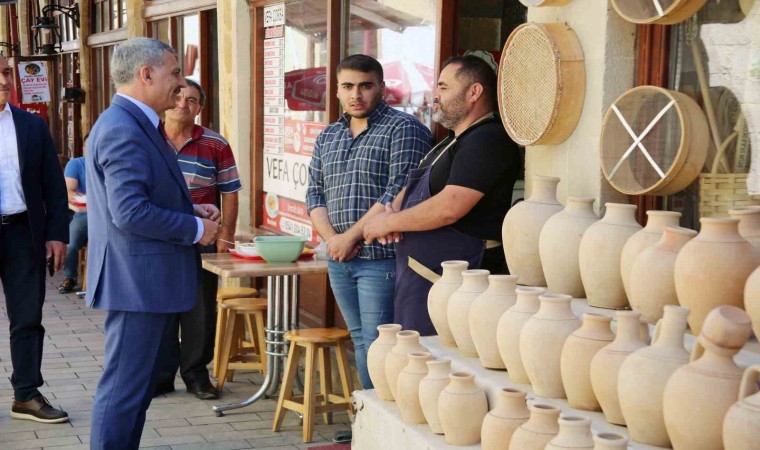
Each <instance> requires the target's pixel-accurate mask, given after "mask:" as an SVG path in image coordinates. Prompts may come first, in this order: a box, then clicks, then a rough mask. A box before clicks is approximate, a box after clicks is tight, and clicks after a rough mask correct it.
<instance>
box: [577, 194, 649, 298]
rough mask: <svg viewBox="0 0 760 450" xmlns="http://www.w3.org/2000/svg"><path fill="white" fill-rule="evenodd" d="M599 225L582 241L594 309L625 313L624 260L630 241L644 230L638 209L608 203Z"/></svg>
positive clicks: (583, 275)
mask: <svg viewBox="0 0 760 450" xmlns="http://www.w3.org/2000/svg"><path fill="white" fill-rule="evenodd" d="M605 206H606V208H607V211H606V212H605V214H604V217H603V218H602V220H600V221H599V222H597V223H595V224H593V225H591V226H590V227H588V229H587V230H586V232H585V233H584V234H583V238H582V239H581V245H580V249H579V253H578V263H579V264H580V269H581V279H582V280H583V287H584V289H585V290H586V298H587V299H588V304H589V305H590V306H597V307H600V308H611V309H622V308H625V307H627V306H628V298H627V297H626V295H625V288H624V287H623V277H622V276H621V274H620V256H621V254H622V253H623V246H624V245H625V243H626V242H627V241H628V238H630V237H631V236H633V234H634V233H636V232H637V231H639V230H641V225H639V224H638V223H637V222H636V217H635V214H636V205H624V204H621V203H607V204H606V205H605Z"/></svg>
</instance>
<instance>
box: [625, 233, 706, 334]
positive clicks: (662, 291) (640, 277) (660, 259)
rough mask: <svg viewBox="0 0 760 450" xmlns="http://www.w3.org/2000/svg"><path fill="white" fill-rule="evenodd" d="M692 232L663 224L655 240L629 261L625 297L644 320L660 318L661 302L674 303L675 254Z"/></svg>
mask: <svg viewBox="0 0 760 450" xmlns="http://www.w3.org/2000/svg"><path fill="white" fill-rule="evenodd" d="M696 235H697V232H696V231H694V230H690V229H688V228H681V227H667V228H665V230H664V232H663V234H662V238H661V239H660V240H659V242H657V243H656V244H655V245H652V246H650V247H647V248H646V249H644V250H643V251H642V252H641V253H640V254H639V257H638V258H636V261H635V262H634V263H633V268H632V269H631V277H630V279H631V285H630V287H629V288H628V292H629V296H628V300H630V302H631V308H633V309H634V310H635V311H638V312H640V313H641V317H642V318H643V319H644V320H646V321H647V322H648V323H651V324H655V323H657V321H658V320H660V318H661V317H662V312H663V307H664V306H665V305H678V296H677V295H676V282H675V277H674V274H673V271H674V269H675V265H676V256H678V252H679V251H681V248H683V246H684V245H686V243H687V242H689V240H691V238H693V237H694V236H696Z"/></svg>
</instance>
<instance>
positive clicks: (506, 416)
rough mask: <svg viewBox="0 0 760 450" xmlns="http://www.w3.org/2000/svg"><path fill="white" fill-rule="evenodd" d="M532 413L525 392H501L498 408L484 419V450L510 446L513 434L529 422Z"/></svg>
mask: <svg viewBox="0 0 760 450" xmlns="http://www.w3.org/2000/svg"><path fill="white" fill-rule="evenodd" d="M529 417H530V411H528V405H527V404H526V403H525V392H523V391H520V390H517V389H511V388H504V389H502V390H500V391H499V397H498V398H497V399H496V407H495V408H494V409H492V410H491V412H489V413H488V414H487V415H486V418H485V419H483V428H481V430H480V438H481V440H482V442H481V443H480V445H481V448H482V449H483V450H501V449H504V448H506V447H507V446H508V445H509V441H510V440H512V434H514V432H515V430H517V429H518V428H520V425H522V424H524V423H525V422H527V421H528V418H529Z"/></svg>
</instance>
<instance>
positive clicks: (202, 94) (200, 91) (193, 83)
mask: <svg viewBox="0 0 760 450" xmlns="http://www.w3.org/2000/svg"><path fill="white" fill-rule="evenodd" d="M185 83H187V85H188V86H189V87H194V88H195V89H198V94H199V95H200V98H199V99H198V103H200V105H201V106H203V105H205V104H206V91H204V90H203V88H202V87H201V85H200V84H198V82H196V81H195V80H192V79H190V78H185Z"/></svg>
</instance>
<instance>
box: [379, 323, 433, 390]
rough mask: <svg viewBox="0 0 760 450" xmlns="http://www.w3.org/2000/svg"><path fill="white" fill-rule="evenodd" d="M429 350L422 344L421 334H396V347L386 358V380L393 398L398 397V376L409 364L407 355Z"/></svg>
mask: <svg viewBox="0 0 760 450" xmlns="http://www.w3.org/2000/svg"><path fill="white" fill-rule="evenodd" d="M426 351H427V349H426V348H425V347H424V346H423V345H422V344H420V333H418V332H416V331H414V330H404V331H399V332H398V333H396V345H395V346H394V347H393V348H392V349H391V351H390V352H388V356H386V357H385V378H386V380H387V381H388V388H389V389H390V391H391V396H392V397H393V398H394V399H397V398H398V397H396V383H397V382H398V376H399V374H400V373H401V371H402V370H404V367H406V365H407V364H409V358H408V357H407V355H409V353H414V352H426Z"/></svg>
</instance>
